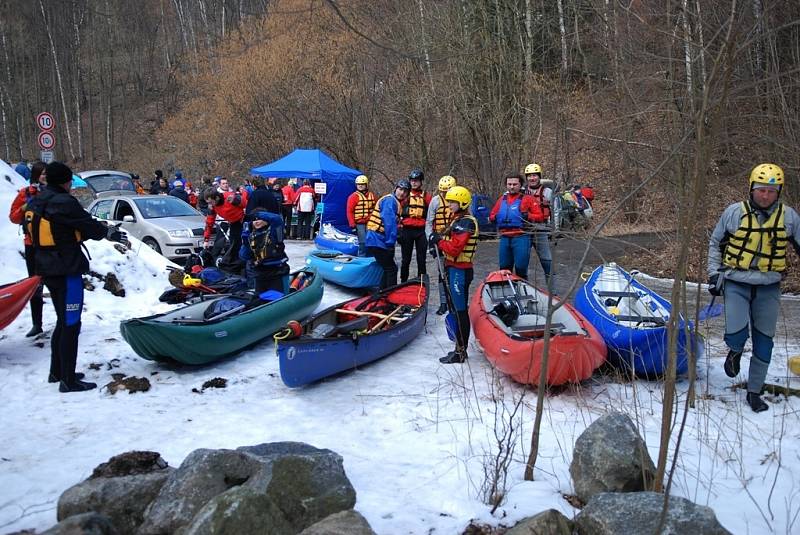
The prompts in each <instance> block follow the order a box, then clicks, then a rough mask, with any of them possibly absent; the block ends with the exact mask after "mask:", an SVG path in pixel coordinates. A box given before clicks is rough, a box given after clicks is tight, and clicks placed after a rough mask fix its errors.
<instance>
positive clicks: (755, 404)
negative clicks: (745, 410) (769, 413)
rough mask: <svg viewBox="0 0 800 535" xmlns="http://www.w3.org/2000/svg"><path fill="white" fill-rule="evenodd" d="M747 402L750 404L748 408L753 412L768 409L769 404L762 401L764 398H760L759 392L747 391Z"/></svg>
mask: <svg viewBox="0 0 800 535" xmlns="http://www.w3.org/2000/svg"><path fill="white" fill-rule="evenodd" d="M747 404H748V405H750V408H751V409H753V412H764V411H765V410H767V409H769V405H767V404H766V403H764V400H763V399H761V394H757V393H755V392H748V393H747Z"/></svg>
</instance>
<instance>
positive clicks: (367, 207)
mask: <svg viewBox="0 0 800 535" xmlns="http://www.w3.org/2000/svg"><path fill="white" fill-rule="evenodd" d="M356 194H357V195H358V203H356V207H355V209H354V210H353V219H355V220H356V223H363V222H364V221H366V220H367V219H368V218H369V217H370V215H371V214H372V210H373V208H375V194H374V193H372V192H371V191H368V192H367V193H366V194H364V193H361V192H360V191H356Z"/></svg>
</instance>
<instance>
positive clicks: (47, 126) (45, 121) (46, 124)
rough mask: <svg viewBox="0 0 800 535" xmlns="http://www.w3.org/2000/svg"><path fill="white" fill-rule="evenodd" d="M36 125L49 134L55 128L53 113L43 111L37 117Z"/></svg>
mask: <svg viewBox="0 0 800 535" xmlns="http://www.w3.org/2000/svg"><path fill="white" fill-rule="evenodd" d="M36 125H37V126H38V127H39V128H40V129H42V130H44V131H45V132H49V131H50V130H52V129H53V128H55V126H56V121H55V119H53V115H52V114H51V113H49V112H46V111H43V112H42V113H40V114H39V115H37V116H36Z"/></svg>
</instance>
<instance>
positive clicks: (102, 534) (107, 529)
mask: <svg viewBox="0 0 800 535" xmlns="http://www.w3.org/2000/svg"><path fill="white" fill-rule="evenodd" d="M118 533H119V532H118V531H117V530H116V529H114V525H113V524H112V523H111V519H109V518H108V517H107V516H105V515H101V514H99V513H82V514H79V515H74V516H71V517H69V518H67V519H65V520H62V521H61V522H59V523H58V524H56V525H55V526H53V527H52V528H50V529H48V530H47V531H43V532H42V533H41V535H117V534H118Z"/></svg>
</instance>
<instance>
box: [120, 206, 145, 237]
mask: <svg viewBox="0 0 800 535" xmlns="http://www.w3.org/2000/svg"><path fill="white" fill-rule="evenodd" d="M116 202H117V204H116V206H115V207H114V222H115V223H121V226H122V228H123V229H124V230H125V232H127V233H128V234H130V235H131V236H133V237H134V238H136V239H139V240H141V239H142V238H143V237H144V233H145V229H144V220H143V218H142V216H141V214H139V213H138V212H137V211H136V210H135V209H134V207H133V203H132V202H130V201H129V200H127V199H117V201H116ZM125 216H131V217H133V221H129V222H128V221H125V220H124V219H125Z"/></svg>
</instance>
